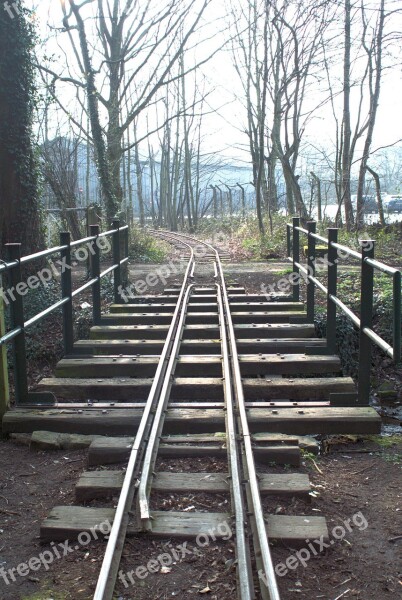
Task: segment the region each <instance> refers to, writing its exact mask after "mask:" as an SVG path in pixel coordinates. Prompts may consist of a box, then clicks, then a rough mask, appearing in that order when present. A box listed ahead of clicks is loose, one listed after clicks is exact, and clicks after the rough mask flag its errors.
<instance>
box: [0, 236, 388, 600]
mask: <svg viewBox="0 0 402 600" xmlns="http://www.w3.org/2000/svg"><path fill="white" fill-rule="evenodd" d="M154 235H157V236H160V237H163V238H164V239H165V240H167V241H169V243H171V244H176V245H178V246H179V247H180V248H184V249H185V255H186V256H185V257H184V258H185V262H184V263H182V266H183V267H184V268H183V272H184V277H183V280H182V281H181V283H180V284H179V285H173V286H168V287H166V288H165V290H164V293H163V294H162V295H161V296H137V297H133V298H132V299H131V300H130V302H129V303H127V302H125V303H124V302H123V300H126V298H125V297H124V296H122V295H121V294H116V293H115V303H114V304H112V305H111V306H110V312H109V313H108V314H103V315H102V316H101V318H100V319H99V320H94V326H93V327H92V328H91V330H90V337H89V339H88V340H78V341H77V342H75V343H74V344H73V346H72V348H71V352H66V355H65V357H64V358H63V359H62V360H60V361H59V363H58V364H57V366H56V369H55V372H54V376H53V377H50V378H44V379H43V380H42V381H41V382H40V383H39V384H38V389H39V391H40V392H41V393H43V392H44V393H46V394H49V393H50V394H51V396H52V398H53V403H52V405H51V407H50V409H49V406H48V407H43V406H35V405H34V406H31V407H30V406H23V407H17V409H16V410H10V411H8V412H7V413H6V415H5V417H4V418H3V431H4V432H6V433H16V432H18V433H20V432H24V433H25V432H34V431H57V432H65V431H68V432H71V433H82V434H96V435H97V436H99V435H101V436H105V437H103V438H102V437H101V438H96V439H94V440H93V441H92V442H91V444H90V447H89V452H88V464H89V467H96V466H100V465H102V466H103V468H102V469H101V470H96V471H93V470H88V471H85V472H84V473H83V474H82V475H81V477H80V479H79V481H78V482H77V483H76V487H75V493H76V500H77V505H74V506H71V505H67V506H55V507H54V508H53V509H51V511H50V513H49V514H48V517H47V518H45V519H44V521H43V522H42V523H41V528H40V537H41V540H42V541H43V542H56V541H64V540H65V539H74V538H75V539H77V536H79V535H80V534H81V533H83V532H89V531H92V530H93V529H95V530H96V529H97V528H99V524H100V523H103V522H104V521H105V520H108V521H109V522H112V523H113V526H112V531H111V534H110V536H109V540H108V545H107V547H106V551H105V555H104V559H103V564H102V567H101V571H100V575H99V578H98V582H97V585H96V591H95V596H94V598H95V599H97V600H101V599H107V598H109V599H110V598H112V597H113V593H114V592H115V591H119V589H118V588H117V586H116V575H117V573H118V572H119V565H120V562H121V558H122V551H123V547H124V543H125V537H126V536H128V535H130V536H131V535H134V536H135V535H138V533H140V532H142V533H143V535H144V536H146V537H147V539H148V538H149V539H151V536H152V537H153V536H160V537H164V538H172V537H187V538H189V537H190V538H197V536H198V535H199V534H202V535H207V534H208V533H209V532H210V531H211V530H214V531H215V532H216V530H217V528H219V525H221V524H222V523H223V522H224V523H225V525H228V524H229V522H230V524H231V525H232V532H233V533H234V534H235V537H234V539H233V542H234V543H235V545H236V559H237V560H236V562H235V563H234V566H235V567H236V570H237V592H238V594H237V595H238V597H239V598H240V599H243V598H250V599H251V598H263V600H272V599H277V598H279V595H278V589H277V586H276V582H275V577H274V572H273V569H272V562H271V557H270V548H269V540H272V541H273V542H274V541H281V542H282V543H289V545H291V546H292V547H293V545H298V544H304V543H305V540H306V539H307V538H308V539H323V540H325V541H327V540H328V539H329V533H328V527H327V523H326V519H325V517H324V516H316V515H309V514H308V513H307V515H306V513H305V511H304V510H302V514H301V515H299V516H297V515H286V514H285V515H278V514H271V507H270V500H269V498H270V497H271V498H272V497H274V496H280V495H281V496H284V497H287V498H294V497H298V498H302V499H303V500H305V501H308V500H309V498H310V496H309V494H310V492H311V488H310V482H309V477H308V475H307V474H304V473H286V474H277V473H266V472H265V470H264V466H263V465H262V464H261V462H259V471H258V474H257V473H256V468H255V462H254V457H258V459H259V461H260V458H262V459H265V460H266V462H268V463H269V462H272V461H274V462H276V463H277V464H282V465H283V464H288V465H294V466H299V464H300V457H301V452H300V438H299V437H298V436H299V435H306V434H317V433H318V434H332V433H336V434H339V433H362V434H370V433H378V432H379V431H380V427H381V420H380V418H379V416H378V415H377V413H376V412H375V411H374V409H372V408H370V407H366V406H359V405H358V406H353V405H351V404H350V398H352V399H354V398H355V396H356V395H355V394H354V390H355V386H354V382H353V380H352V379H351V378H350V377H344V376H340V373H341V363H340V359H339V357H337V356H336V355H334V354H333V352H332V351H331V349H330V348H329V347H328V340H325V339H318V338H317V337H316V335H315V329H314V324H313V322H312V319H311V316H310V313H309V311H308V310H307V312H306V311H305V306H304V304H303V303H302V302H300V301H299V300H295V298H294V297H293V296H290V297H289V296H287V295H281V294H279V295H270V296H269V297H267V296H266V295H261V294H250V293H247V292H246V290H245V288H244V287H242V286H237V285H234V286H233V285H231V286H227V285H226V283H225V278H224V273H223V268H222V259H224V258H223V256H224V253H222V254H223V256H220V254H219V253H218V252H217V251H216V250H215V249H214V248H213V247H212V246H211V245H210V244H208V243H206V242H200V241H198V240H195V239H194V238H192V237H191V236H184V235H183V234H176V233H167V232H161V231H157V232H154ZM200 244H201V248H204V251H203V252H201V251H200V248H197V246H199V245H200ZM116 254H117V253H116ZM176 272H177V271H176ZM119 281H120V279H119V277H117V278H116V280H115V282H114V283H115V286H114V287H115V292H118V289H119V286H118V285H117V284H118V283H119ZM98 291H99V290H98ZM95 296H96V295H95ZM309 298H310V296H309ZM98 301H99V298H98V297H97V296H96V297H94V306H95V303H96V302H98ZM229 302H230V306H229ZM307 308H308V306H307ZM238 352H239V354H238ZM241 376H242V377H243V379H242V378H241ZM202 400H204V401H202ZM223 401H224V402H223ZM345 401H348V402H349V404H348V405H345V404H344V403H345ZM211 434H212V435H211ZM216 434H218V435H220V434H223V435H224V438H225V444H224V445H222V444H221V443H219V445H216V441H217V438H216V437H215V435H216ZM118 436H122V437H118ZM134 436H135V437H134ZM214 442H215V444H214V445H210V444H213V443H214ZM191 456H198V457H212V456H213V457H219V459H220V460H221V461H222V462H221V463H220V464H219V468H218V470H219V473H215V472H214V473H204V472H203V473H200V472H199V471H198V470H197V469H198V467H197V468H194V469H193V468H191V465H189V464H187V465H185V466H184V468H183V466H182V463H179V470H180V472H179V471H178V470H177V467H176V465H177V463H175V460H176V459H177V458H184V459H187V461H188V459H189V457H191ZM164 457H170V459H171V458H173V463H172V464H170V465H168V468H167V469H162V470H161V471H160V472H156V473H154V471H156V466H157V463H156V461H157V460H158V463H159V460H160V459H162V463H164V462H165V458H164ZM127 460H128V467H127V468H126V470H121V469H118V470H113V469H112V470H109V469H108V468H106V469H105V468H104V467H105V466H106V465H112V464H116V463H121V462H122V461H124V462H125V461H127ZM200 466H201V465H200ZM186 467H189V468H188V469H187V468H186ZM213 470H214V471H215V469H213ZM163 471H166V472H163ZM182 471H184V472H182ZM221 471H222V472H221ZM223 471H224V473H223ZM151 491H152V492H156V494H157V495H156V496H151V495H150V494H151ZM160 492H163V493H168V494H169V493H171V492H174V493H186V495H187V493H191V492H197V493H199V492H201V493H202V492H205V493H206V494H207V495H214V494H215V495H216V494H221V493H222V494H227V493H230V498H229V500H230V504H228V506H230V511H229V512H228V511H225V512H221V511H222V509H220V508H219V506H222V503H220V504H219V506H218V503H217V502H216V500H215V497H214V498H213V499H212V498H210V499H208V502H209V507H210V510H211V512H205V511H204V510H203V509H201V510H199V511H197V510H196V511H193V512H188V511H186V510H182V511H181V512H180V511H179V510H176V511H175V510H166V509H165V503H164V501H165V499H166V496H162V502H163V505H162V506H161V507H160V508H161V509H162V510H157V509H156V510H152V511H150V499H151V500H152V503H153V502H154V500H155V499H156V501H158V497H159V493H160ZM114 495H120V498H119V501H118V505H117V509H115V507H114V506H112V505H111V504H110V503H108V504H106V505H103V506H96V507H94V506H87V502H92V501H93V500H103V501H109V500H110V499H111V498H113V496H114ZM261 496H264V504H263V506H262V505H261ZM265 496H268V504H266V502H265ZM194 502H195V503H196V502H197V499H194ZM226 502H227V500H225V503H226ZM83 504H84V506H83ZM200 504H201V506H203V504H202V503H200ZM153 508H154V507H153ZM155 508H157V507H155ZM263 508H264V513H263V510H262V509H263ZM213 510H214V511H217V512H212V511H213ZM267 532H268V536H269V540H268V538H267ZM207 537H208V535H207ZM218 537H223V538H224V539H225V537H224V535H223V534H221V535H219V534H218ZM226 539H227V538H226ZM253 550H254V552H253ZM253 554H254V560H252V557H253ZM128 558H130V557H129V556H128ZM122 564H123V563H122ZM135 593H136V592H135V589H133V590H132V591H131V595H132V596H133V597H135Z"/></svg>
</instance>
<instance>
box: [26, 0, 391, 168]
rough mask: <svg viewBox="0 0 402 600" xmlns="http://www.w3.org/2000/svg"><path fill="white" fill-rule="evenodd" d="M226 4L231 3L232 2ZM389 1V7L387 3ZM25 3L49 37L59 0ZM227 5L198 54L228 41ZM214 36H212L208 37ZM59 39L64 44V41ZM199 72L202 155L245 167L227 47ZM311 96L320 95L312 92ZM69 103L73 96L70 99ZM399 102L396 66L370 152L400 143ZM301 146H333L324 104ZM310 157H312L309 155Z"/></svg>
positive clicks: (210, 16)
mask: <svg viewBox="0 0 402 600" xmlns="http://www.w3.org/2000/svg"><path fill="white" fill-rule="evenodd" d="M231 1H233V2H235V1H236V0H231ZM390 1H391V2H392V0H390ZM27 3H28V5H29V4H30V3H31V4H32V5H35V6H36V14H37V22H38V26H39V31H40V35H41V36H42V37H46V36H48V35H49V28H48V26H49V24H51V25H53V26H54V25H56V26H60V24H61V14H62V13H61V9H60V5H59V0H40V3H39V4H38V2H37V1H36V2H35V1H32V0H28V2H27ZM228 4H230V0H228V2H225V1H224V0H212V3H211V6H210V8H209V12H207V23H206V25H205V27H204V34H207V35H208V37H210V36H212V39H211V41H210V42H209V43H207V44H204V46H203V50H202V52H209V51H211V50H212V49H214V48H215V47H216V45H217V40H218V41H219V43H221V41H222V40H227V39H228V38H229V36H230V30H229V27H228V25H227V20H226V19H225V14H226V11H227V8H228ZM399 18H400V17H399ZM334 26H336V25H334ZM214 35H215V36H217V37H213V36H214ZM64 40H65V43H66V44H67V42H66V38H64ZM399 46H400V42H399ZM48 50H49V51H50V52H55V53H56V54H57V53H59V54H60V49H59V48H58V47H57V46H56V45H55V43H54V41H50V42H49V44H48ZM63 50H64V51H65V52H66V53H67V57H69V56H71V61H73V60H74V59H73V56H72V54H71V50H69V49H68V46H67V45H65V46H64V45H63ZM69 53H70V54H69ZM202 71H203V73H204V75H205V78H206V81H207V87H209V88H210V90H211V91H210V94H209V96H208V99H207V107H209V108H210V111H215V112H214V114H208V115H207V116H206V117H205V120H204V123H203V131H204V134H205V148H206V151H208V152H213V153H217V154H220V155H223V156H224V157H226V159H227V160H229V161H234V162H236V163H238V164H247V163H248V162H249V153H248V151H247V136H246V135H245V133H244V129H245V126H246V125H245V123H246V118H245V117H246V115H245V109H244V106H243V103H242V102H241V101H240V100H239V97H241V94H242V88H241V85H240V82H239V78H238V75H237V73H236V71H235V69H234V67H233V58H232V53H231V49H230V44H228V45H227V46H226V47H224V48H223V50H222V51H220V52H218V53H217V54H216V55H215V56H214V57H213V58H212V59H211V60H210V61H209V62H208V63H207V64H206V65H204V66H203V67H202ZM333 75H334V78H336V77H338V75H339V73H335V72H334V73H333ZM66 93H67V94H68V93H70V92H66ZM316 93H317V94H319V93H320V92H319V91H318V90H317V92H316ZM72 98H73V96H71V99H72ZM401 98H402V69H401V64H399V65H397V66H395V67H394V68H393V69H391V70H388V71H387V72H386V73H385V74H384V78H383V83H382V90H381V97H380V106H379V111H378V118H377V124H376V129H375V134H374V140H373V148H378V147H380V146H387V145H389V144H393V143H395V142H396V141H397V140H398V139H402V111H401ZM316 100H317V98H316V97H315V96H314V90H313V91H312V95H311V98H310V101H311V102H315V101H316ZM339 101H340V100H339ZM352 108H353V111H354V112H356V110H357V103H356V101H355V100H354V101H353V102H352ZM304 142H305V144H306V143H308V144H311V145H312V146H315V147H324V148H326V149H328V150H330V149H331V148H332V147H333V144H334V121H333V117H332V113H331V109H330V106H329V104H328V105H326V106H324V107H323V108H321V109H320V110H319V111H318V112H317V113H316V114H315V116H314V118H313V119H312V120H311V121H310V122H309V125H308V128H307V129H306V133H305V137H304ZM311 152H312V153H313V154H314V151H313V150H311ZM318 162H319V159H318Z"/></svg>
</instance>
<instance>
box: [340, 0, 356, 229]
mask: <svg viewBox="0 0 402 600" xmlns="http://www.w3.org/2000/svg"><path fill="white" fill-rule="evenodd" d="M344 43H345V49H344V61H343V152H342V187H341V199H342V202H343V204H344V206H345V217H346V229H347V231H350V230H351V228H352V225H353V207H352V200H351V197H350V171H351V151H350V147H351V126H350V61H351V57H350V53H351V2H350V0H345V40H344Z"/></svg>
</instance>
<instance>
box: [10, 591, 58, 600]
mask: <svg viewBox="0 0 402 600" xmlns="http://www.w3.org/2000/svg"><path fill="white" fill-rule="evenodd" d="M67 599H68V596H66V594H64V593H60V592H53V591H51V590H46V591H42V592H36V593H35V594H33V595H32V596H23V597H22V598H21V600H67Z"/></svg>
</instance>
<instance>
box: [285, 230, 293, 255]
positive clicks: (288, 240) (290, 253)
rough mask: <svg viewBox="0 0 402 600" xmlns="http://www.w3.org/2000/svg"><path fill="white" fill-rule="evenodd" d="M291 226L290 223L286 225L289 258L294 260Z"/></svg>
mask: <svg viewBox="0 0 402 600" xmlns="http://www.w3.org/2000/svg"><path fill="white" fill-rule="evenodd" d="M290 231H291V226H290V225H289V223H286V248H287V255H286V257H287V258H292V248H291V246H292V242H291V234H290Z"/></svg>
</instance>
